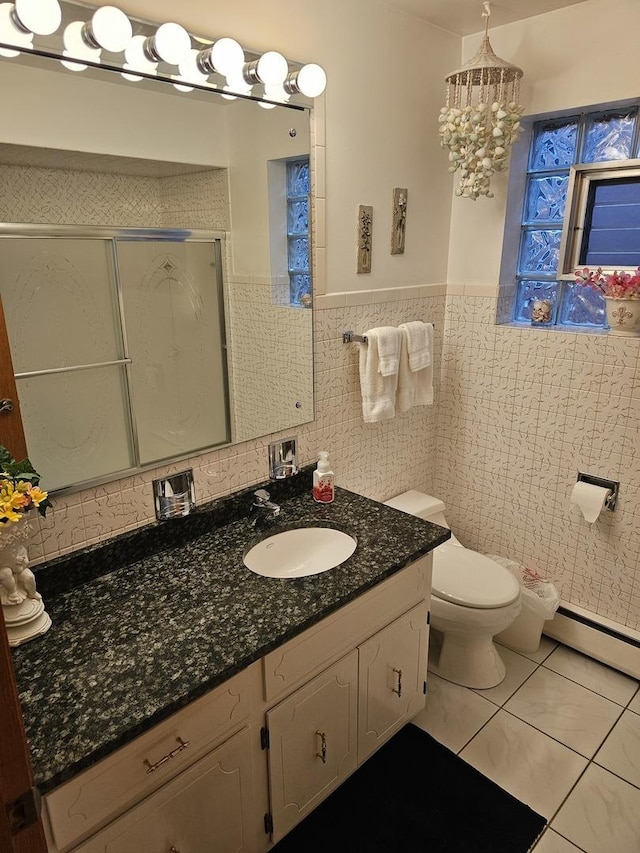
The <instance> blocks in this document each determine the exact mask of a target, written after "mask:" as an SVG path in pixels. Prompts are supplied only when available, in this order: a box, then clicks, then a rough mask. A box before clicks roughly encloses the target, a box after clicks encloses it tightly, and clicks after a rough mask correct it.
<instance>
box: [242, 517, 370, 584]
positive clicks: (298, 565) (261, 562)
mask: <svg viewBox="0 0 640 853" xmlns="http://www.w3.org/2000/svg"><path fill="white" fill-rule="evenodd" d="M357 544H358V542H357V540H356V539H354V538H353V536H349V534H348V533H343V532H342V531H341V530H336V529H335V528H333V527H296V528H294V529H291V530H283V531H281V532H280V533H274V534H273V536H267V537H266V538H265V539H261V540H260V542H258V543H257V544H256V545H254V546H253V547H252V548H250V549H249V550H248V551H247V553H246V554H245V555H244V564H245V566H246V567H247V568H248V569H251V571H252V572H255V573H256V574H257V575H264V577H267V578H304V577H307V576H308V575H319V574H320V573H321V572H328V571H329V569H334V568H335V567H336V566H339V565H340V563H344V561H345V560H347V559H348V558H349V557H350V556H351V555H352V554H353V552H354V551H355V550H356V545H357Z"/></svg>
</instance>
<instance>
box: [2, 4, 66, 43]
mask: <svg viewBox="0 0 640 853" xmlns="http://www.w3.org/2000/svg"><path fill="white" fill-rule="evenodd" d="M13 20H14V22H15V23H16V24H17V26H18V27H19V28H20V29H21V30H23V32H27V33H29V32H31V33H35V34H36V35H39V36H49V35H51V33H55V31H56V30H57V29H58V27H59V26H60V23H61V21H62V9H61V8H60V4H59V3H58V0H16V2H15V4H14V7H13Z"/></svg>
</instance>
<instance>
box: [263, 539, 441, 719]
mask: <svg viewBox="0 0 640 853" xmlns="http://www.w3.org/2000/svg"><path fill="white" fill-rule="evenodd" d="M431 559H432V557H431V554H427V555H426V556H425V557H422V558H421V559H420V560H416V562H415V563H412V564H411V565H410V566H408V567H407V568H406V569H403V570H402V571H400V572H398V573H397V574H396V575H393V577H391V578H389V579H388V580H386V581H384V582H383V583H381V584H379V585H378V586H376V587H374V588H373V589H372V590H370V591H369V592H367V593H365V595H363V596H361V597H360V598H357V599H356V600H355V601H354V602H353V603H351V604H348V605H346V606H345V607H343V608H342V609H341V610H339V611H338V612H337V613H334V614H333V615H331V616H328V617H327V618H326V619H323V620H322V621H321V622H318V624H317V625H314V626H313V627H312V628H309V629H308V630H307V631H305V632H304V633H303V634H300V635H299V636H298V637H295V638H294V639H293V640H290V641H289V642H288V643H285V644H284V645H282V646H280V648H278V649H276V650H275V651H273V652H271V653H270V654H268V655H266V656H265V657H264V658H263V661H264V689H265V699H266V701H267V702H271V701H273V700H274V699H278V698H280V697H282V696H284V695H286V694H287V693H290V692H291V691H292V690H293V689H295V688H296V687H298V686H299V685H300V684H303V683H304V682H305V681H307V680H308V679H309V678H311V677H312V676H313V675H315V674H316V673H318V672H321V671H322V670H323V669H324V668H325V667H327V666H329V665H330V664H331V663H332V662H333V661H335V660H338V659H339V658H340V657H342V655H344V654H346V652H348V651H349V650H350V649H353V648H354V647H355V646H357V645H358V644H359V643H360V642H362V641H363V640H365V639H367V637H370V636H371V635H372V634H374V633H375V632H376V631H377V630H379V629H380V628H382V627H384V626H385V625H388V624H389V622H391V621H392V619H395V618H396V617H397V616H400V614H402V613H405V612H406V611H407V610H408V609H409V608H410V607H411V606H412V605H414V604H417V603H418V602H420V601H424V600H428V598H429V596H430V594H431Z"/></svg>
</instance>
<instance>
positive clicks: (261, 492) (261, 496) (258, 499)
mask: <svg viewBox="0 0 640 853" xmlns="http://www.w3.org/2000/svg"><path fill="white" fill-rule="evenodd" d="M253 496H254V498H255V501H254V504H253V505H254V506H261V505H262V504H265V503H266V502H267V501H268V500H270V498H271V495H270V494H269V492H268V491H267V490H266V489H258V490H257V491H256V492H254V493H253Z"/></svg>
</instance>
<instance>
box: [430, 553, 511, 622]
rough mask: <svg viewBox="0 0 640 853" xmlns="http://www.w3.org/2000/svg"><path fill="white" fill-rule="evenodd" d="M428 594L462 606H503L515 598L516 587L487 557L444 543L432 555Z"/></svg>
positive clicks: (502, 567) (506, 570)
mask: <svg viewBox="0 0 640 853" xmlns="http://www.w3.org/2000/svg"><path fill="white" fill-rule="evenodd" d="M431 591H432V594H433V595H435V596H436V597H437V598H442V599H444V600H445V601H451V602H452V603H453V604H458V605H460V606H462V607H506V606H507V604H512V603H513V602H514V601H515V600H516V599H517V598H518V595H519V594H520V584H519V583H518V581H517V580H516V579H515V578H514V576H513V575H512V574H511V572H510V571H509V570H508V569H505V568H504V566H501V565H499V563H496V562H495V561H494V560H492V559H490V558H489V557H485V556H483V555H482V554H478V553H477V552H476V551H470V550H469V549H468V548H462V547H461V546H460V545H449V544H447V543H445V544H444V545H440V546H439V547H437V548H436V549H435V550H434V552H433V581H432V588H431Z"/></svg>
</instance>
